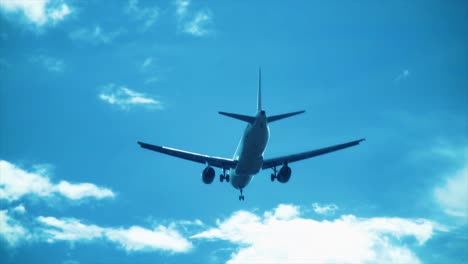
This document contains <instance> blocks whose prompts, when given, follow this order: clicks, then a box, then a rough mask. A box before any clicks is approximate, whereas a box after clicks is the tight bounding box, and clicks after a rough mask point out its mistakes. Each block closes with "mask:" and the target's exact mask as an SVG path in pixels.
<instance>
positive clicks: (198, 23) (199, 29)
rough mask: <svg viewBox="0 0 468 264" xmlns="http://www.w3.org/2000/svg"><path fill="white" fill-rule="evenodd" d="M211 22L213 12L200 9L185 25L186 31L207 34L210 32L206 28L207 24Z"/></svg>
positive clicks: (199, 34) (194, 33) (201, 34)
mask: <svg viewBox="0 0 468 264" xmlns="http://www.w3.org/2000/svg"><path fill="white" fill-rule="evenodd" d="M210 23H211V14H210V13H209V12H205V11H200V12H198V13H197V14H196V15H195V17H194V18H193V19H192V20H191V21H189V22H187V23H186V24H185V26H184V32H185V33H189V34H192V35H194V36H205V35H206V34H208V33H209V31H208V30H207V29H206V27H207V25H209V24H210Z"/></svg>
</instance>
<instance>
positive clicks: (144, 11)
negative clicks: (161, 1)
mask: <svg viewBox="0 0 468 264" xmlns="http://www.w3.org/2000/svg"><path fill="white" fill-rule="evenodd" d="M125 12H126V13H127V14H128V15H131V16H132V17H134V18H135V19H136V20H138V21H140V22H143V26H142V28H141V29H142V30H143V31H145V30H148V29H149V28H151V27H152V26H153V24H154V22H156V20H157V19H158V17H159V9H158V7H156V6H154V7H145V8H141V7H139V6H138V0H129V1H128V5H127V7H126V8H125Z"/></svg>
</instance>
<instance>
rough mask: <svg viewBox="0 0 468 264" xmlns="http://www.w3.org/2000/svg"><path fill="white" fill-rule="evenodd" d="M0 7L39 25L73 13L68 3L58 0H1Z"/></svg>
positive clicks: (53, 21)
mask: <svg viewBox="0 0 468 264" xmlns="http://www.w3.org/2000/svg"><path fill="white" fill-rule="evenodd" d="M0 9H1V10H3V11H4V12H5V13H7V14H14V15H17V14H19V15H21V16H22V17H24V18H25V20H26V22H28V23H30V24H33V25H35V26H37V27H43V26H45V25H48V24H56V23H58V22H60V21H62V20H64V19H65V17H67V16H68V15H70V14H71V13H72V10H71V9H70V7H69V6H68V5H67V4H65V3H63V1H58V0H57V1H55V0H34V1H29V0H0Z"/></svg>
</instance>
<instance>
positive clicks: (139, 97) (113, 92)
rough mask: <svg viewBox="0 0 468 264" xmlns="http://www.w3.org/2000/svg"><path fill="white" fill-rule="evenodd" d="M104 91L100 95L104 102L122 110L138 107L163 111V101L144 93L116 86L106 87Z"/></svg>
mask: <svg viewBox="0 0 468 264" xmlns="http://www.w3.org/2000/svg"><path fill="white" fill-rule="evenodd" d="M102 90H103V92H101V93H100V94H99V98H100V99H101V100H102V101H104V102H106V103H109V104H111V105H116V106H118V107H120V108H122V109H130V108H131V107H136V106H141V107H145V108H147V109H162V103H161V101H159V100H157V99H155V98H153V97H151V96H149V95H146V94H144V93H140V92H136V91H133V90H130V89H129V88H127V87H125V86H120V87H117V86H116V85H114V84H109V85H106V86H104V87H103V88H102Z"/></svg>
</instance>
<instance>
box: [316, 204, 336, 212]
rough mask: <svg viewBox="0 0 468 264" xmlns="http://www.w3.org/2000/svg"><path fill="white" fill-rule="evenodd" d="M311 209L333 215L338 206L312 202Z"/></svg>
mask: <svg viewBox="0 0 468 264" xmlns="http://www.w3.org/2000/svg"><path fill="white" fill-rule="evenodd" d="M312 209H313V210H314V212H315V213H317V214H320V215H334V214H335V211H337V210H338V206H337V205H336V204H324V205H320V204H319V203H313V204H312Z"/></svg>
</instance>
